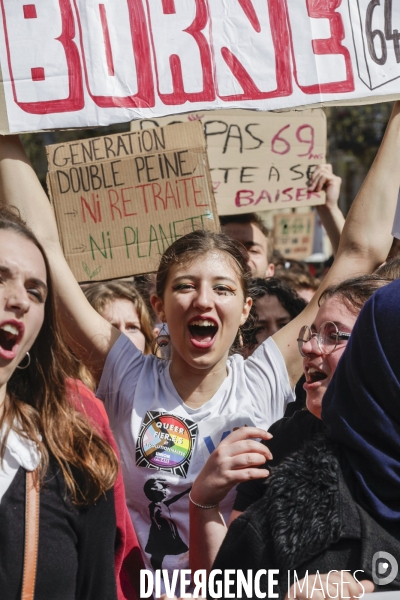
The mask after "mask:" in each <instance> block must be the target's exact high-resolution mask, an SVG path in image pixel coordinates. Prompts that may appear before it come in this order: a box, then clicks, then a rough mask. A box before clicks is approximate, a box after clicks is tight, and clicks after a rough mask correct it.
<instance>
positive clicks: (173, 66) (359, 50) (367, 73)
mask: <svg viewBox="0 0 400 600" xmlns="http://www.w3.org/2000/svg"><path fill="white" fill-rule="evenodd" d="M0 8H1V10H0V21H1V22H0V63H1V71H2V90H1V93H0V99H1V101H2V103H1V102H0V106H2V110H1V111H0V115H1V118H0V126H1V132H3V133H7V132H22V131H38V130H43V129H54V128H63V127H86V126H97V125H109V124H110V123H116V122H125V121H131V120H132V119H134V118H147V117H148V118H151V117H154V116H162V115H168V114H177V113H182V112H184V111H191V110H206V109H213V108H251V109H261V110H274V109H283V108H290V107H299V106H307V105H314V106H321V105H323V104H326V103H334V104H343V103H345V104H349V103H350V104H355V103H357V102H370V101H377V100H379V98H382V99H388V98H393V97H394V96H396V97H398V96H399V87H398V78H399V77H400V44H399V33H398V32H399V31H400V3H399V2H393V1H392V0H382V1H380V0H351V1H349V2H346V1H345V0H335V1H334V2H332V1H331V0H286V1H285V2H282V1H281V0H184V1H182V0H181V1H179V0H156V1H150V0H101V1H100V0H46V2H37V1H36V0H33V1H32V2H31V3H29V4H28V3H27V1H26V0H0ZM5 107H6V108H5Z"/></svg>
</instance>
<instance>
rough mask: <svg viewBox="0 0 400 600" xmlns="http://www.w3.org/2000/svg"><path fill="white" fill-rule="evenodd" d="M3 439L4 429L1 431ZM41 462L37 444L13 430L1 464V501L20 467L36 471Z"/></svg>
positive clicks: (0, 434) (0, 436) (0, 435)
mask: <svg viewBox="0 0 400 600" xmlns="http://www.w3.org/2000/svg"><path fill="white" fill-rule="evenodd" d="M1 439H3V431H1V432H0V440H1ZM39 462H40V454H39V451H38V449H37V446H36V444H35V443H34V442H31V441H30V440H28V439H26V438H24V437H22V436H20V435H18V433H17V432H15V431H13V430H11V431H10V432H9V434H8V437H7V442H6V449H5V453H4V458H3V463H2V465H0V502H1V500H2V498H3V496H4V494H5V493H6V491H7V490H8V488H9V487H10V485H11V483H12V480H13V479H14V477H15V475H16V474H17V471H18V469H19V468H20V467H23V468H24V469H25V470H26V471H34V470H35V469H36V467H37V466H38V464H39Z"/></svg>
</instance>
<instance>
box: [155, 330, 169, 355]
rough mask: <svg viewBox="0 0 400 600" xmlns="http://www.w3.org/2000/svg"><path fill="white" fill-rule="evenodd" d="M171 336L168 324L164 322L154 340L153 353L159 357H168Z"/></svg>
mask: <svg viewBox="0 0 400 600" xmlns="http://www.w3.org/2000/svg"><path fill="white" fill-rule="evenodd" d="M170 344H171V337H170V335H169V333H168V329H167V324H166V323H164V322H163V323H162V326H161V329H160V332H159V334H158V336H157V337H156V338H155V339H154V342H153V354H155V355H156V356H158V357H159V358H165V359H167V358H168V354H169V349H170Z"/></svg>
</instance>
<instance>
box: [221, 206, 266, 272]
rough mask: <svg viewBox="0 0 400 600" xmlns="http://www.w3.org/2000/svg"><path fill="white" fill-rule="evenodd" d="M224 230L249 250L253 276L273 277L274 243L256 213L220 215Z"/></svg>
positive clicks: (247, 256) (249, 263)
mask: <svg viewBox="0 0 400 600" xmlns="http://www.w3.org/2000/svg"><path fill="white" fill-rule="evenodd" d="M220 222H221V227H222V231H223V232H224V233H226V234H227V235H229V237H232V238H233V239H235V240H237V241H238V242H240V243H241V244H242V245H243V246H244V247H245V248H246V250H247V253H246V258H247V264H248V267H249V269H250V271H251V275H252V277H261V278H262V279H265V278H266V277H272V276H273V274H274V272H275V266H274V264H273V263H272V251H273V243H272V237H271V235H270V232H269V230H268V229H267V228H266V227H265V225H264V223H263V222H262V220H261V218H260V217H259V216H258V215H257V214H256V213H247V214H243V215H229V216H225V217H220Z"/></svg>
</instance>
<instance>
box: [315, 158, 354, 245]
mask: <svg viewBox="0 0 400 600" xmlns="http://www.w3.org/2000/svg"><path fill="white" fill-rule="evenodd" d="M341 185H342V180H341V178H340V177H338V176H337V175H335V174H334V172H333V171H332V165H329V164H326V165H319V166H318V167H317V168H316V169H315V171H314V172H313V174H312V175H311V178H310V183H309V186H308V189H309V191H310V192H320V191H321V190H323V191H324V192H325V193H326V201H325V204H320V205H319V206H317V207H316V209H317V213H318V216H319V218H320V219H321V222H322V225H323V226H324V227H325V230H326V233H327V234H328V238H329V241H330V243H331V244H332V250H333V254H334V256H336V254H337V251H338V248H339V242H340V236H341V234H342V231H343V227H344V222H345V218H344V215H343V213H342V211H341V210H340V208H339V204H338V202H339V196H340V187H341Z"/></svg>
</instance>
